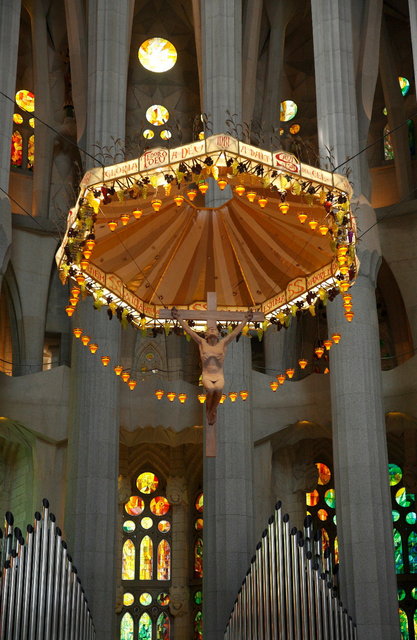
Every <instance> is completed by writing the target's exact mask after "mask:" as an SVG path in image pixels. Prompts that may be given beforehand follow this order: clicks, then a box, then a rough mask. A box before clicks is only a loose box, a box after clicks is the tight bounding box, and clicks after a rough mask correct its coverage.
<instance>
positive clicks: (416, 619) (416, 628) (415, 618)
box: [413, 609, 417, 638]
mask: <svg viewBox="0 0 417 640" xmlns="http://www.w3.org/2000/svg"><path fill="white" fill-rule="evenodd" d="M413 623H414V636H415V637H416V638H417V609H416V610H415V611H414V616H413Z"/></svg>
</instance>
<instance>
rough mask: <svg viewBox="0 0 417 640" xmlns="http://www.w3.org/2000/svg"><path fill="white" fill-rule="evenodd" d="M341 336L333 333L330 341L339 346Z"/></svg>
mask: <svg viewBox="0 0 417 640" xmlns="http://www.w3.org/2000/svg"><path fill="white" fill-rule="evenodd" d="M341 338H342V336H341V335H340V333H334V334H333V335H332V340H333V342H334V343H335V344H339V342H340V340H341Z"/></svg>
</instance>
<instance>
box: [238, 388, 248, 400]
mask: <svg viewBox="0 0 417 640" xmlns="http://www.w3.org/2000/svg"><path fill="white" fill-rule="evenodd" d="M239 395H240V397H241V398H242V400H243V401H245V400H247V399H248V396H249V392H248V391H246V390H243V391H240V392H239Z"/></svg>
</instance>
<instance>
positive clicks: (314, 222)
mask: <svg viewBox="0 0 417 640" xmlns="http://www.w3.org/2000/svg"><path fill="white" fill-rule="evenodd" d="M308 224H309V225H310V229H311V230H312V231H314V230H315V229H316V227H317V225H318V222H317V220H314V218H313V219H312V220H309V223H308Z"/></svg>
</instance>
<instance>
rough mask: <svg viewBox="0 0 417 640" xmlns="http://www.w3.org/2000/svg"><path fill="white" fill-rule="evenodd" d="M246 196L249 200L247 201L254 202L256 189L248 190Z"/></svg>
mask: <svg viewBox="0 0 417 640" xmlns="http://www.w3.org/2000/svg"><path fill="white" fill-rule="evenodd" d="M246 197H247V199H248V200H249V202H254V201H255V198H256V191H248V192H247V194H246Z"/></svg>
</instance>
